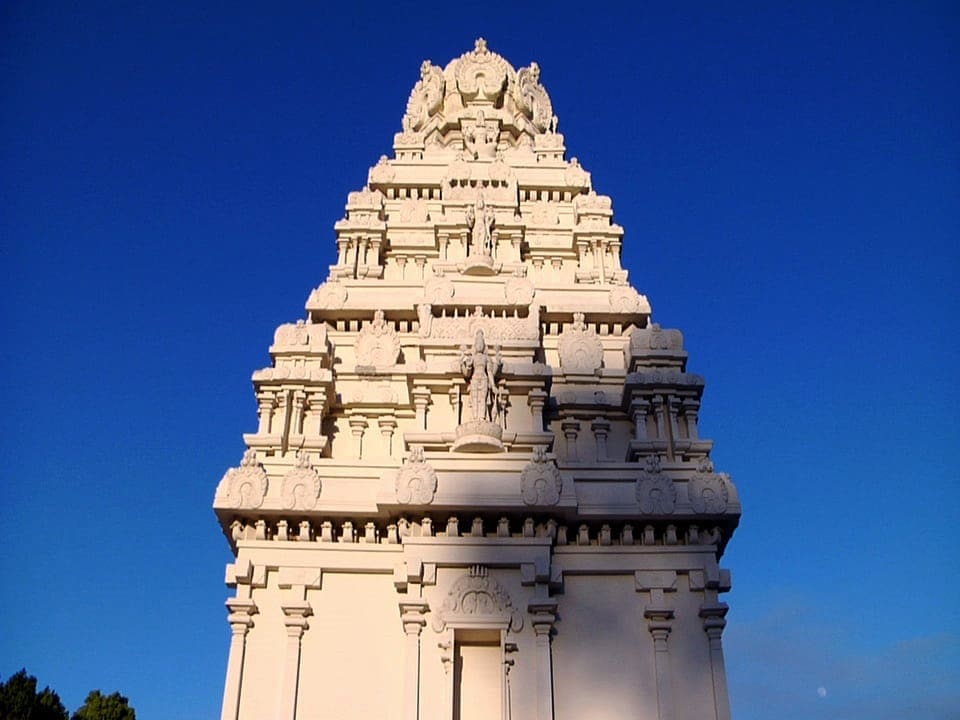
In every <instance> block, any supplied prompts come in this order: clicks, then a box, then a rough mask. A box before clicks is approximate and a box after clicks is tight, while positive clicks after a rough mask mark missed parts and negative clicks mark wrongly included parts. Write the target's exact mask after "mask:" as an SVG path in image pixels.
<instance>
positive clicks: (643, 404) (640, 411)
mask: <svg viewBox="0 0 960 720" xmlns="http://www.w3.org/2000/svg"><path fill="white" fill-rule="evenodd" d="M630 410H631V411H632V412H633V439H634V440H636V441H638V442H646V441H647V414H648V413H649V412H650V401H649V400H642V399H641V400H634V401H633V402H632V403H630Z"/></svg>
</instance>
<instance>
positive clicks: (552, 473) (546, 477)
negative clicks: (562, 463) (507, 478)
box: [520, 447, 563, 505]
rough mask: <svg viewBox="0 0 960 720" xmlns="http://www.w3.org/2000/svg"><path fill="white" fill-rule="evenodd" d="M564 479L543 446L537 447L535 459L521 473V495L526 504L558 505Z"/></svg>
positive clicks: (534, 452)
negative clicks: (548, 457)
mask: <svg viewBox="0 0 960 720" xmlns="http://www.w3.org/2000/svg"><path fill="white" fill-rule="evenodd" d="M562 489H563V479H562V478H561V476H560V470H559V468H557V464H556V462H554V461H553V460H548V459H547V453H546V451H545V450H544V449H543V448H540V447H538V448H535V449H534V451H533V459H531V460H530V462H529V463H527V466H526V467H525V468H524V469H523V472H522V473H521V474H520V495H521V496H522V497H523V502H524V504H526V505H556V504H557V503H558V502H560V491H561V490H562Z"/></svg>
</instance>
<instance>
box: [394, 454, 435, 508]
mask: <svg viewBox="0 0 960 720" xmlns="http://www.w3.org/2000/svg"><path fill="white" fill-rule="evenodd" d="M396 491H397V502H399V503H402V504H404V505H410V504H413V505H429V504H430V503H432V502H433V498H434V496H435V495H436V492H437V472H436V470H434V469H433V468H432V467H431V466H430V464H429V463H428V462H426V461H425V460H424V458H423V447H421V446H419V445H414V446H413V447H412V448H411V450H410V456H409V457H408V458H407V459H406V461H405V462H404V463H403V467H401V468H400V472H399V473H397V480H396Z"/></svg>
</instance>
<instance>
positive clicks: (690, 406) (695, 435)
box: [683, 398, 700, 440]
mask: <svg viewBox="0 0 960 720" xmlns="http://www.w3.org/2000/svg"><path fill="white" fill-rule="evenodd" d="M699 410H700V403H699V402H698V401H697V400H694V399H691V398H687V399H686V400H684V401H683V417H684V418H686V421H687V437H689V438H690V439H691V440H697V439H699V437H700V435H699V430H698V429H697V424H698V420H697V415H698V413H699Z"/></svg>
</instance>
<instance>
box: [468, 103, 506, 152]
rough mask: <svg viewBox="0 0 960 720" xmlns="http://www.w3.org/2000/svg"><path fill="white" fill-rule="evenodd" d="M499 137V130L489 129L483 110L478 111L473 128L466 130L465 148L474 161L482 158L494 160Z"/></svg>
mask: <svg viewBox="0 0 960 720" xmlns="http://www.w3.org/2000/svg"><path fill="white" fill-rule="evenodd" d="M499 136H500V133H499V131H498V130H495V129H494V128H492V127H487V120H486V117H485V116H484V114H483V110H478V111H477V119H476V121H475V122H474V124H473V126H472V127H467V128H465V129H464V136H463V146H464V149H465V150H467V151H468V152H469V154H470V156H471V157H472V158H473V159H474V160H476V159H477V158H480V157H484V158H492V157H494V155H496V152H497V141H498V140H499Z"/></svg>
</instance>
